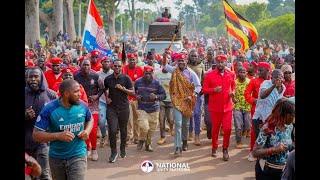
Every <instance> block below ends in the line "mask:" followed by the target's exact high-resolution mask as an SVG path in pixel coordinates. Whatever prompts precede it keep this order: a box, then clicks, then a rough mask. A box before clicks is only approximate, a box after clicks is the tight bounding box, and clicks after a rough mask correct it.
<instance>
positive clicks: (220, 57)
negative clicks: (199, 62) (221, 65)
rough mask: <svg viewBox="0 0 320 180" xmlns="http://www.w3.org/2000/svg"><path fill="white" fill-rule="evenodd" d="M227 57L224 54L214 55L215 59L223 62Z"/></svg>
mask: <svg viewBox="0 0 320 180" xmlns="http://www.w3.org/2000/svg"><path fill="white" fill-rule="evenodd" d="M227 59H228V58H227V56H226V55H224V54H220V55H217V57H216V61H222V62H225V61H227Z"/></svg>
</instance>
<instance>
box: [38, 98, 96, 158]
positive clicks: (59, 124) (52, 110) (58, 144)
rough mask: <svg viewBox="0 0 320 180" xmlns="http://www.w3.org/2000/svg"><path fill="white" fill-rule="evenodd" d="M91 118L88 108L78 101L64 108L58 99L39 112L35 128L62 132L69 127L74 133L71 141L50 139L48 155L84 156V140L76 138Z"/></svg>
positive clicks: (85, 149)
mask: <svg viewBox="0 0 320 180" xmlns="http://www.w3.org/2000/svg"><path fill="white" fill-rule="evenodd" d="M90 120H91V112H90V110H89V108H88V107H87V106H86V105H85V104H84V102H82V101H80V104H78V105H73V106H71V108H68V109H67V108H65V107H64V106H62V105H61V102H60V99H57V100H54V101H51V102H50V103H48V104H47V105H46V106H45V107H44V108H43V109H42V111H41V112H40V115H39V116H38V118H37V121H36V124H35V128H37V129H39V130H40V131H48V132H62V131H64V130H66V129H69V130H70V132H72V133H73V134H74V135H75V138H74V139H73V140H72V141H71V142H64V141H51V142H50V149H49V156H50V157H53V158H57V159H70V158H73V157H84V156H86V153H87V146H86V143H85V141H83V140H82V139H80V138H78V136H77V135H78V134H79V132H81V131H83V130H84V125H85V123H86V122H88V121H90Z"/></svg>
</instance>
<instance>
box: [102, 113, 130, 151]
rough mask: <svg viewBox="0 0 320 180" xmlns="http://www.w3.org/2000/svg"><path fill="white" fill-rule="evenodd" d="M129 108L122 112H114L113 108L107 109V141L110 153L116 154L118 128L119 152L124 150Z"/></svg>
mask: <svg viewBox="0 0 320 180" xmlns="http://www.w3.org/2000/svg"><path fill="white" fill-rule="evenodd" d="M129 113H130V111H129V108H128V109H124V110H115V109H113V108H111V107H110V108H109V107H108V108H107V123H108V129H109V141H110V148H111V153H116V152H117V132H118V127H119V129H120V139H121V143H120V150H125V148H126V138H127V124H128V119H129Z"/></svg>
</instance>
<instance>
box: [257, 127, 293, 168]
mask: <svg viewBox="0 0 320 180" xmlns="http://www.w3.org/2000/svg"><path fill="white" fill-rule="evenodd" d="M292 129H293V125H292V124H290V125H285V130H284V131H280V130H279V129H278V128H275V132H274V134H271V135H267V134H266V133H265V131H264V128H261V130H260V133H259V135H258V137H257V140H256V143H257V144H258V145H259V146H263V147H264V148H270V147H276V146H277V145H278V144H279V143H283V144H284V145H286V146H288V147H290V146H292V139H291V133H292ZM268 136H269V141H267V139H268ZM289 149H290V148H288V150H287V151H284V152H282V153H280V154H275V155H271V156H267V157H264V159H265V160H267V161H268V162H269V163H272V164H277V165H284V164H285V163H286V161H287V158H288V152H289Z"/></svg>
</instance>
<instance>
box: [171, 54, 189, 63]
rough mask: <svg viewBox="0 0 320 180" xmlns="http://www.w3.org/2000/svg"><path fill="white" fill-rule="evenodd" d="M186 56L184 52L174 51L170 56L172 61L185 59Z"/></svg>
mask: <svg viewBox="0 0 320 180" xmlns="http://www.w3.org/2000/svg"><path fill="white" fill-rule="evenodd" d="M186 58H187V55H186V54H184V53H176V54H173V56H172V59H173V60H174V61H178V60H181V59H183V60H185V59H186Z"/></svg>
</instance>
